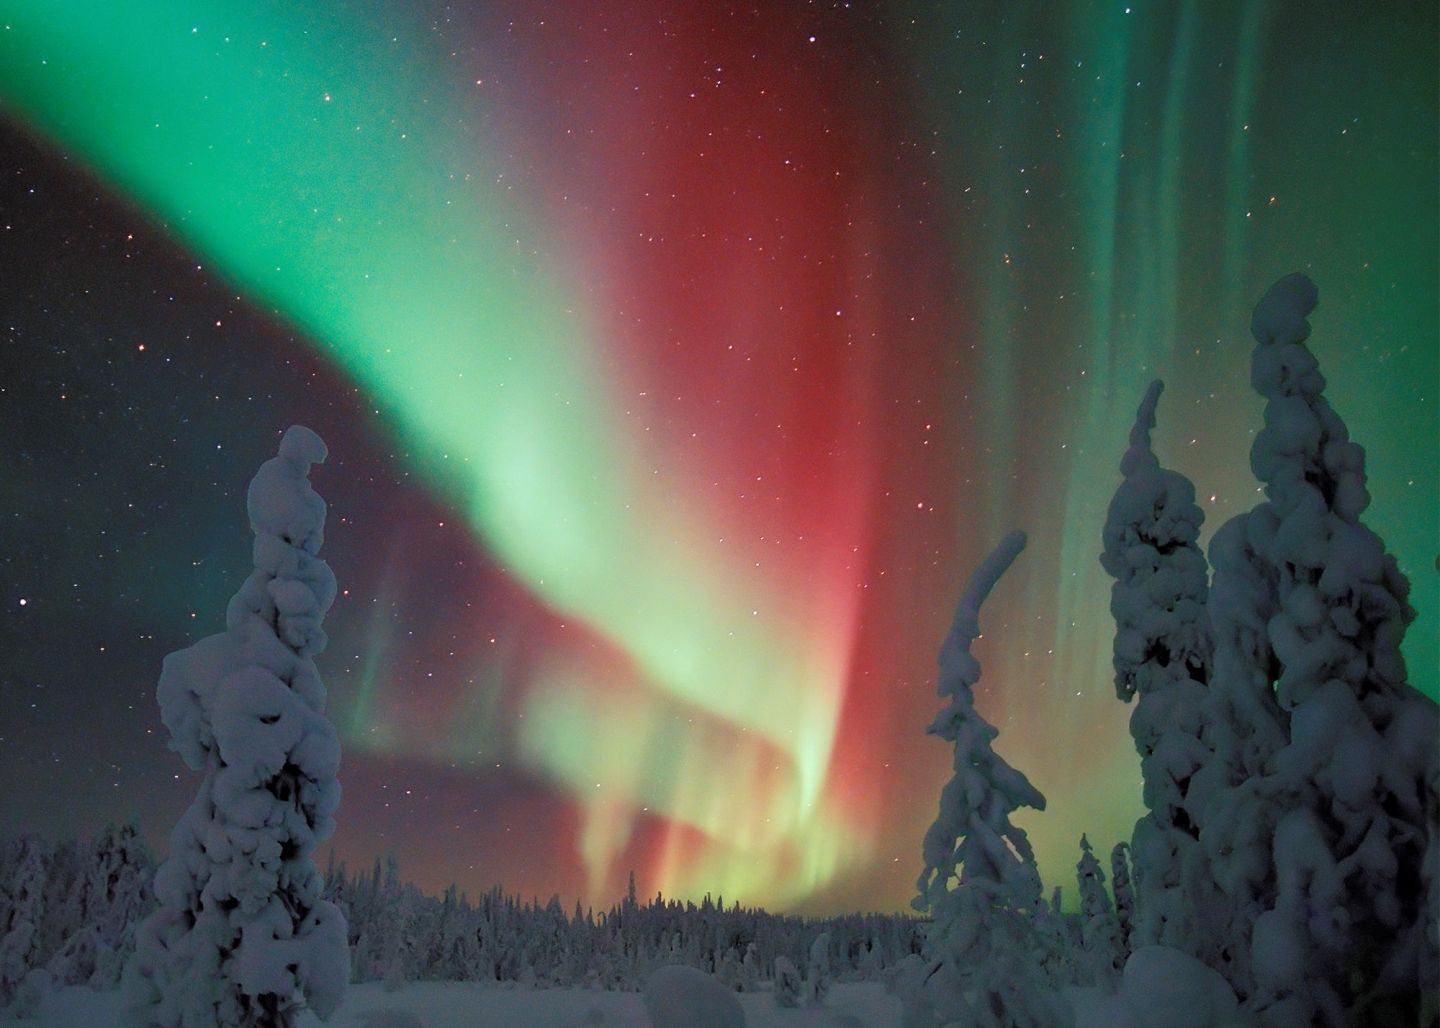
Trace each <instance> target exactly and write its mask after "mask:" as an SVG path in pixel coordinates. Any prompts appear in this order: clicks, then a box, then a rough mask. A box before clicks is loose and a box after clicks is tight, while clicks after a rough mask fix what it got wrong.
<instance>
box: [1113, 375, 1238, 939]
mask: <svg viewBox="0 0 1440 1028" xmlns="http://www.w3.org/2000/svg"><path fill="white" fill-rule="evenodd" d="M1163 389H1164V385H1163V383H1161V382H1160V381H1159V380H1156V381H1154V382H1152V383H1151V384H1150V387H1149V389H1147V390H1146V392H1145V397H1144V399H1143V400H1142V401H1141V403H1140V409H1139V411H1138V412H1137V414H1136V416H1135V425H1134V427H1133V428H1131V430H1130V447H1129V449H1127V450H1126V451H1125V456H1124V457H1123V458H1122V459H1121V461H1120V472H1121V474H1122V475H1123V476H1124V478H1123V480H1122V481H1121V483H1120V486H1119V488H1118V489H1116V490H1115V495H1114V497H1113V498H1112V499H1111V501H1110V508H1109V511H1108V512H1107V515H1106V518H1105V527H1104V530H1103V532H1102V536H1101V538H1102V542H1103V545H1104V549H1103V552H1102V553H1101V556H1100V563H1101V564H1102V565H1103V566H1104V568H1105V570H1106V572H1108V573H1109V575H1110V576H1111V577H1112V578H1113V579H1115V584H1114V585H1113V586H1111V589H1110V612H1111V614H1112V615H1113V616H1114V618H1115V647H1114V665H1115V693H1116V695H1117V696H1119V697H1120V699H1122V700H1124V701H1126V702H1127V703H1128V702H1129V701H1130V700H1132V699H1135V698H1136V697H1137V696H1138V700H1137V701H1136V703H1135V709H1134V711H1133V713H1132V714H1131V715H1130V735H1131V737H1132V738H1133V739H1134V740H1135V749H1136V750H1137V751H1138V752H1139V754H1140V770H1141V774H1142V775H1143V778H1144V801H1145V806H1146V807H1147V808H1148V813H1147V814H1146V815H1145V816H1144V817H1142V818H1141V819H1140V820H1139V821H1138V822H1136V824H1135V832H1134V838H1133V844H1132V853H1133V860H1134V868H1135V883H1136V884H1135V888H1136V893H1137V905H1138V907H1139V910H1138V913H1137V922H1136V924H1135V926H1134V932H1135V943H1136V944H1137V945H1145V944H1150V943H1161V944H1164V945H1167V946H1175V947H1178V948H1180V949H1184V950H1186V951H1188V952H1192V953H1196V954H1197V955H1200V956H1201V957H1202V959H1206V958H1209V959H1211V960H1214V961H1218V957H1217V956H1216V955H1215V954H1209V953H1205V952H1203V951H1204V950H1205V948H1206V946H1205V939H1206V938H1207V937H1208V936H1207V935H1206V933H1205V932H1204V931H1203V930H1202V927H1201V924H1202V921H1203V919H1204V916H1205V914H1206V913H1207V912H1210V911H1213V910H1214V909H1215V906H1216V904H1215V902H1214V900H1213V898H1211V897H1208V896H1207V895H1206V892H1207V883H1208V879H1209V871H1208V867H1207V866H1206V861H1205V859H1204V851H1203V850H1202V849H1201V848H1200V845H1199V836H1200V822H1201V809H1202V801H1203V799H1204V797H1203V796H1202V795H1198V794H1197V795H1193V796H1192V792H1194V788H1193V785H1194V779H1195V776H1196V773H1197V772H1199V771H1200V770H1201V769H1202V768H1204V767H1205V765H1206V764H1207V763H1208V762H1209V760H1210V758H1211V753H1210V747H1209V743H1208V741H1207V740H1206V738H1205V730H1204V715H1205V709H1206V702H1207V689H1206V686H1207V683H1208V682H1209V679H1210V662H1211V649H1212V642H1211V636H1210V625H1209V620H1208V616H1207V612H1206V599H1207V593H1208V583H1207V581H1206V576H1207V570H1208V569H1207V566H1206V563H1205V556H1204V554H1203V553H1202V552H1201V550H1200V546H1199V544H1198V539H1199V536H1200V525H1201V523H1202V522H1203V520H1204V515H1203V514H1202V513H1201V511H1200V508H1199V506H1197V505H1196V503H1195V487H1194V485H1193V484H1192V483H1191V482H1190V480H1189V479H1188V478H1186V477H1185V476H1184V475H1182V474H1180V473H1178V472H1176V471H1172V470H1170V469H1168V468H1164V467H1162V466H1161V465H1160V461H1159V460H1158V459H1157V458H1156V456H1155V453H1154V451H1153V450H1152V449H1151V445H1150V433H1151V430H1153V429H1154V427H1155V408H1156V405H1157V404H1158V403H1159V400H1160V394H1161V392H1162V390H1163ZM1212 934H1213V933H1212Z"/></svg>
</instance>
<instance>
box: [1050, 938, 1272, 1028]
mask: <svg viewBox="0 0 1440 1028" xmlns="http://www.w3.org/2000/svg"><path fill="white" fill-rule="evenodd" d="M1070 999H1071V1002H1072V1003H1073V1005H1074V1007H1075V1028H1142V1026H1143V1028H1224V1026H1231V1025H1242V1024H1244V1021H1243V1020H1242V1019H1241V1017H1240V1013H1239V1004H1238V1003H1237V1001H1236V999H1235V993H1234V992H1232V991H1231V990H1230V986H1229V985H1228V984H1227V983H1226V981H1225V979H1224V978H1222V977H1221V976H1220V973H1219V972H1218V971H1216V970H1214V969H1213V968H1210V967H1207V966H1206V965H1204V964H1202V963H1200V961H1198V960H1196V959H1195V958H1194V957H1191V956H1189V955H1187V954H1185V953H1181V952H1180V951H1179V950H1178V949H1172V948H1170V947H1169V946H1142V947H1140V948H1139V949H1137V950H1136V951H1135V952H1134V953H1133V954H1131V956H1130V959H1129V960H1128V961H1126V962H1125V971H1124V974H1123V975H1122V976H1121V978H1120V988H1119V991H1117V992H1115V993H1113V994H1107V993H1105V992H1103V991H1101V990H1100V989H1073V990H1071V992H1070Z"/></svg>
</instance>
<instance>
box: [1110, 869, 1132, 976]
mask: <svg viewBox="0 0 1440 1028" xmlns="http://www.w3.org/2000/svg"><path fill="white" fill-rule="evenodd" d="M1128 850H1129V847H1128V846H1126V845H1125V844H1124V843H1123V842H1117V843H1116V844H1115V846H1114V848H1113V849H1111V850H1110V890H1111V892H1113V893H1114V894H1115V921H1116V924H1117V925H1118V926H1119V928H1120V951H1121V953H1123V954H1124V955H1126V956H1129V954H1130V950H1131V946H1132V943H1131V941H1130V935H1131V930H1132V929H1133V927H1134V925H1135V887H1134V885H1133V884H1132V882H1131V878H1130V862H1129V860H1128V859H1127V857H1126V854H1127V851H1128Z"/></svg>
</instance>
